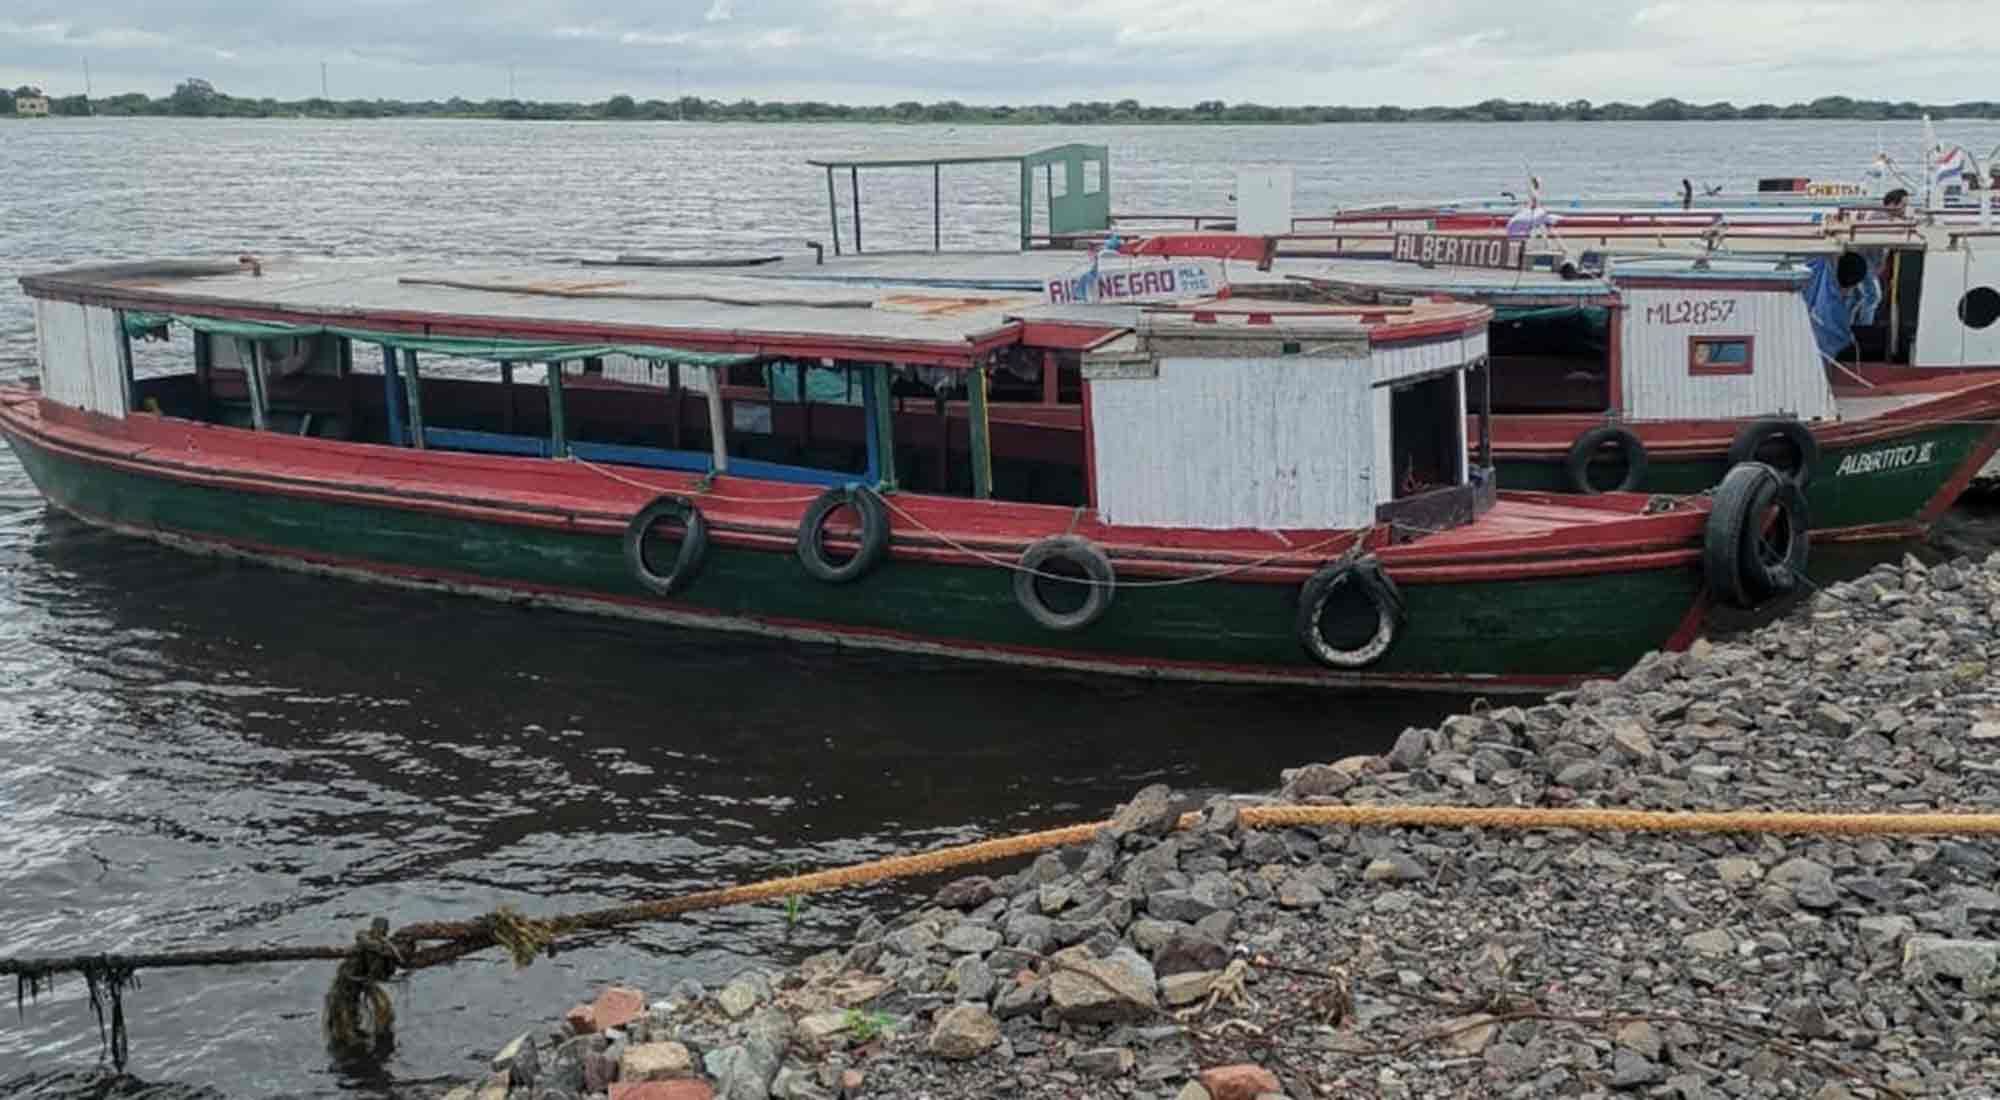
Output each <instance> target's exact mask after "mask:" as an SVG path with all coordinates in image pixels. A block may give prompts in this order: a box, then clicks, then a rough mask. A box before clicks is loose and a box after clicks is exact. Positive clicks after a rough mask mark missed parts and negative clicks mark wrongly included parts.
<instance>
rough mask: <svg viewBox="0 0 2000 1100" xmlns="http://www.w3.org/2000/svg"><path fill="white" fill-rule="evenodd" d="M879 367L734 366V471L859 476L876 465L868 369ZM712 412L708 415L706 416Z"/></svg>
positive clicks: (730, 411) (727, 423)
mask: <svg viewBox="0 0 2000 1100" xmlns="http://www.w3.org/2000/svg"><path fill="white" fill-rule="evenodd" d="M871 366H872V364H867V363H858V362H848V361H845V360H841V361H829V360H824V359H805V360H800V359H770V360H765V361H763V362H758V363H749V364H743V365H739V366H737V367H734V368H731V370H730V371H729V383H730V384H729V385H727V386H725V387H724V388H723V406H724V409H723V412H724V415H723V433H724V435H723V438H724V442H725V445H726V447H727V450H728V454H729V469H730V472H731V473H739V474H746V475H751V476H756V475H757V474H759V473H760V472H768V473H772V474H773V475H774V476H775V474H776V473H777V472H776V471H760V470H759V468H758V466H757V465H755V464H758V463H769V464H774V465H778V466H787V467H798V468H801V469H805V470H819V471H827V472H832V473H841V474H853V475H855V476H857V477H859V476H860V475H862V474H864V473H866V472H867V470H868V417H867V411H866V408H865V406H864V394H865V392H866V385H865V382H864V380H863V374H864V372H865V371H867V370H869V369H870V368H871ZM705 415H706V414H705V413H704V416H705Z"/></svg>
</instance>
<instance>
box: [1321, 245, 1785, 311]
mask: <svg viewBox="0 0 2000 1100" xmlns="http://www.w3.org/2000/svg"><path fill="white" fill-rule="evenodd" d="M1700 262H1701V263H1702V264H1703V265H1704V266H1699V267H1698V266H1696V264H1697V261H1696V260H1695V259H1694V258H1692V257H1684V256H1646V257H1637V258H1629V259H1628V258H1620V257H1613V258H1612V259H1611V261H1610V269H1609V271H1608V272H1607V273H1606V274H1603V275H1585V276H1582V277H1578V278H1565V277H1564V276H1563V275H1562V274H1560V273H1559V272H1556V271H1550V270H1546V269H1524V270H1520V271H1499V270H1493V269H1489V268H1475V267H1424V266H1421V265H1419V264H1412V263H1401V262H1397V261H1394V260H1386V259H1375V260H1365V259H1352V260H1334V261H1331V262H1326V263H1321V264H1318V265H1316V266H1315V269H1314V270H1312V271H1309V272H1306V273H1303V274H1293V275H1292V278H1294V279H1297V280H1301V281H1304V282H1308V283H1311V284H1313V285H1315V286H1323V287H1331V288H1336V289H1342V290H1352V291H1387V292H1389V293H1392V294H1396V295H1408V296H1411V297H1420V296H1425V295H1441V296H1448V297H1455V298H1468V299H1472V300H1475V301H1483V302H1490V303H1492V304H1494V305H1501V306H1531V305H1544V306H1545V305H1590V304H1597V303H1600V302H1604V301H1606V300H1608V299H1610V298H1611V297H1612V296H1613V295H1615V294H1616V293H1617V288H1618V284H1619V283H1620V282H1622V281H1624V280H1627V279H1646V280H1652V279H1671V280H1673V281H1675V282H1688V283H1701V282H1711V281H1713V282H1731V283H1740V282H1745V281H1751V282H1765V281H1768V282H1770V283H1772V284H1773V286H1774V288H1789V287H1793V286H1796V285H1798V284H1800V283H1802V282H1804V281H1805V279H1806V272H1805V270H1804V269H1803V268H1800V267H1798V266H1796V265H1791V264H1787V263H1786V262H1784V261H1782V260H1742V259H1725V258H1715V259H1706V260H1702V261H1700Z"/></svg>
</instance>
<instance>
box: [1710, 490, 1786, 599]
mask: <svg viewBox="0 0 2000 1100" xmlns="http://www.w3.org/2000/svg"><path fill="white" fill-rule="evenodd" d="M1808 527H1809V523H1808V518H1807V515H1806V497H1805V492H1804V490H1802V489H1800V488H1799V486H1798V484H1797V483H1796V482H1794V481H1792V480H1791V479H1790V478H1788V477H1786V476H1785V475H1783V474H1781V473H1779V472H1778V471H1777V470H1775V469H1772V468H1771V467H1769V466H1766V465H1765V464H1763V463H1761V462H1744V463H1740V464H1738V465H1735V466H1732V467H1730V468H1729V473H1728V474H1727V475H1725V476H1724V477H1723V479H1722V484H1720V485H1718V486H1716V489H1715V498H1714V501H1713V503H1712V505H1711V508H1710V511H1709V515H1708V523H1707V526H1706V528H1705V529H1704V531H1703V538H1702V570H1703V573H1704V575H1705V576H1706V577H1707V579H1708V585H1709V589H1710V591H1712V592H1714V593H1715V594H1716V595H1717V596H1718V597H1720V598H1721V599H1722V600H1723V601H1724V602H1726V603H1729V604H1731V605H1733V606H1736V607H1741V608H1746V609H1747V608H1754V607H1756V606H1758V605H1759V604H1761V603H1763V602H1764V601H1765V600H1767V599H1770V598H1771V597H1773V596H1781V595H1784V594H1785V593H1787V592H1790V591H1792V590H1793V589H1795V588H1797V587H1798V586H1799V582H1800V580H1801V579H1802V578H1803V577H1804V576H1805V570H1806V559H1807V555H1808V552H1809V550H1810V548H1811V542H1812V538H1811V535H1810V533H1809V531H1808Z"/></svg>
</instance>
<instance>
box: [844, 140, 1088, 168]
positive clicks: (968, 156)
mask: <svg viewBox="0 0 2000 1100" xmlns="http://www.w3.org/2000/svg"><path fill="white" fill-rule="evenodd" d="M1106 152H1107V150H1106V147H1105V146H1102V145H1089V144H1083V143H1078V142H1070V143H1067V144H1063V145H1046V146H1040V147H1037V148H1032V149H1024V148H1021V147H1019V146H1004V145H944V146H934V147H931V148H927V149H925V148H911V149H896V150H891V151H887V152H871V153H853V154H833V155H823V156H812V157H807V158H806V163H807V164H810V165H812V166H813V167H815V168H925V167H929V166H930V165H933V164H1024V163H1025V164H1039V163H1041V162H1043V161H1053V160H1062V159H1065V158H1067V157H1069V156H1071V155H1074V154H1077V153H1082V154H1084V155H1104V154H1105V153H1106Z"/></svg>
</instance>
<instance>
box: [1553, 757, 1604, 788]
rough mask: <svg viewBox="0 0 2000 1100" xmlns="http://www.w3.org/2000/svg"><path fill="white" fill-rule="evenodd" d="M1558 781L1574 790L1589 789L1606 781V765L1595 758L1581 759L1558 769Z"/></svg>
mask: <svg viewBox="0 0 2000 1100" xmlns="http://www.w3.org/2000/svg"><path fill="white" fill-rule="evenodd" d="M1556 782H1557V783H1559V784H1561V785H1562V786H1565V787H1569V788H1571V789H1573V790H1579V791H1587V790H1590V789H1591V788H1593V787H1597V786H1601V785H1602V784H1603V783H1604V767H1603V766H1602V765H1600V764H1599V763H1598V762H1597V761H1595V760H1579V761H1577V762H1576V763H1574V764H1570V765H1567V766H1565V767H1564V768H1563V769H1562V770H1561V771H1558V772H1557V773H1556Z"/></svg>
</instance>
